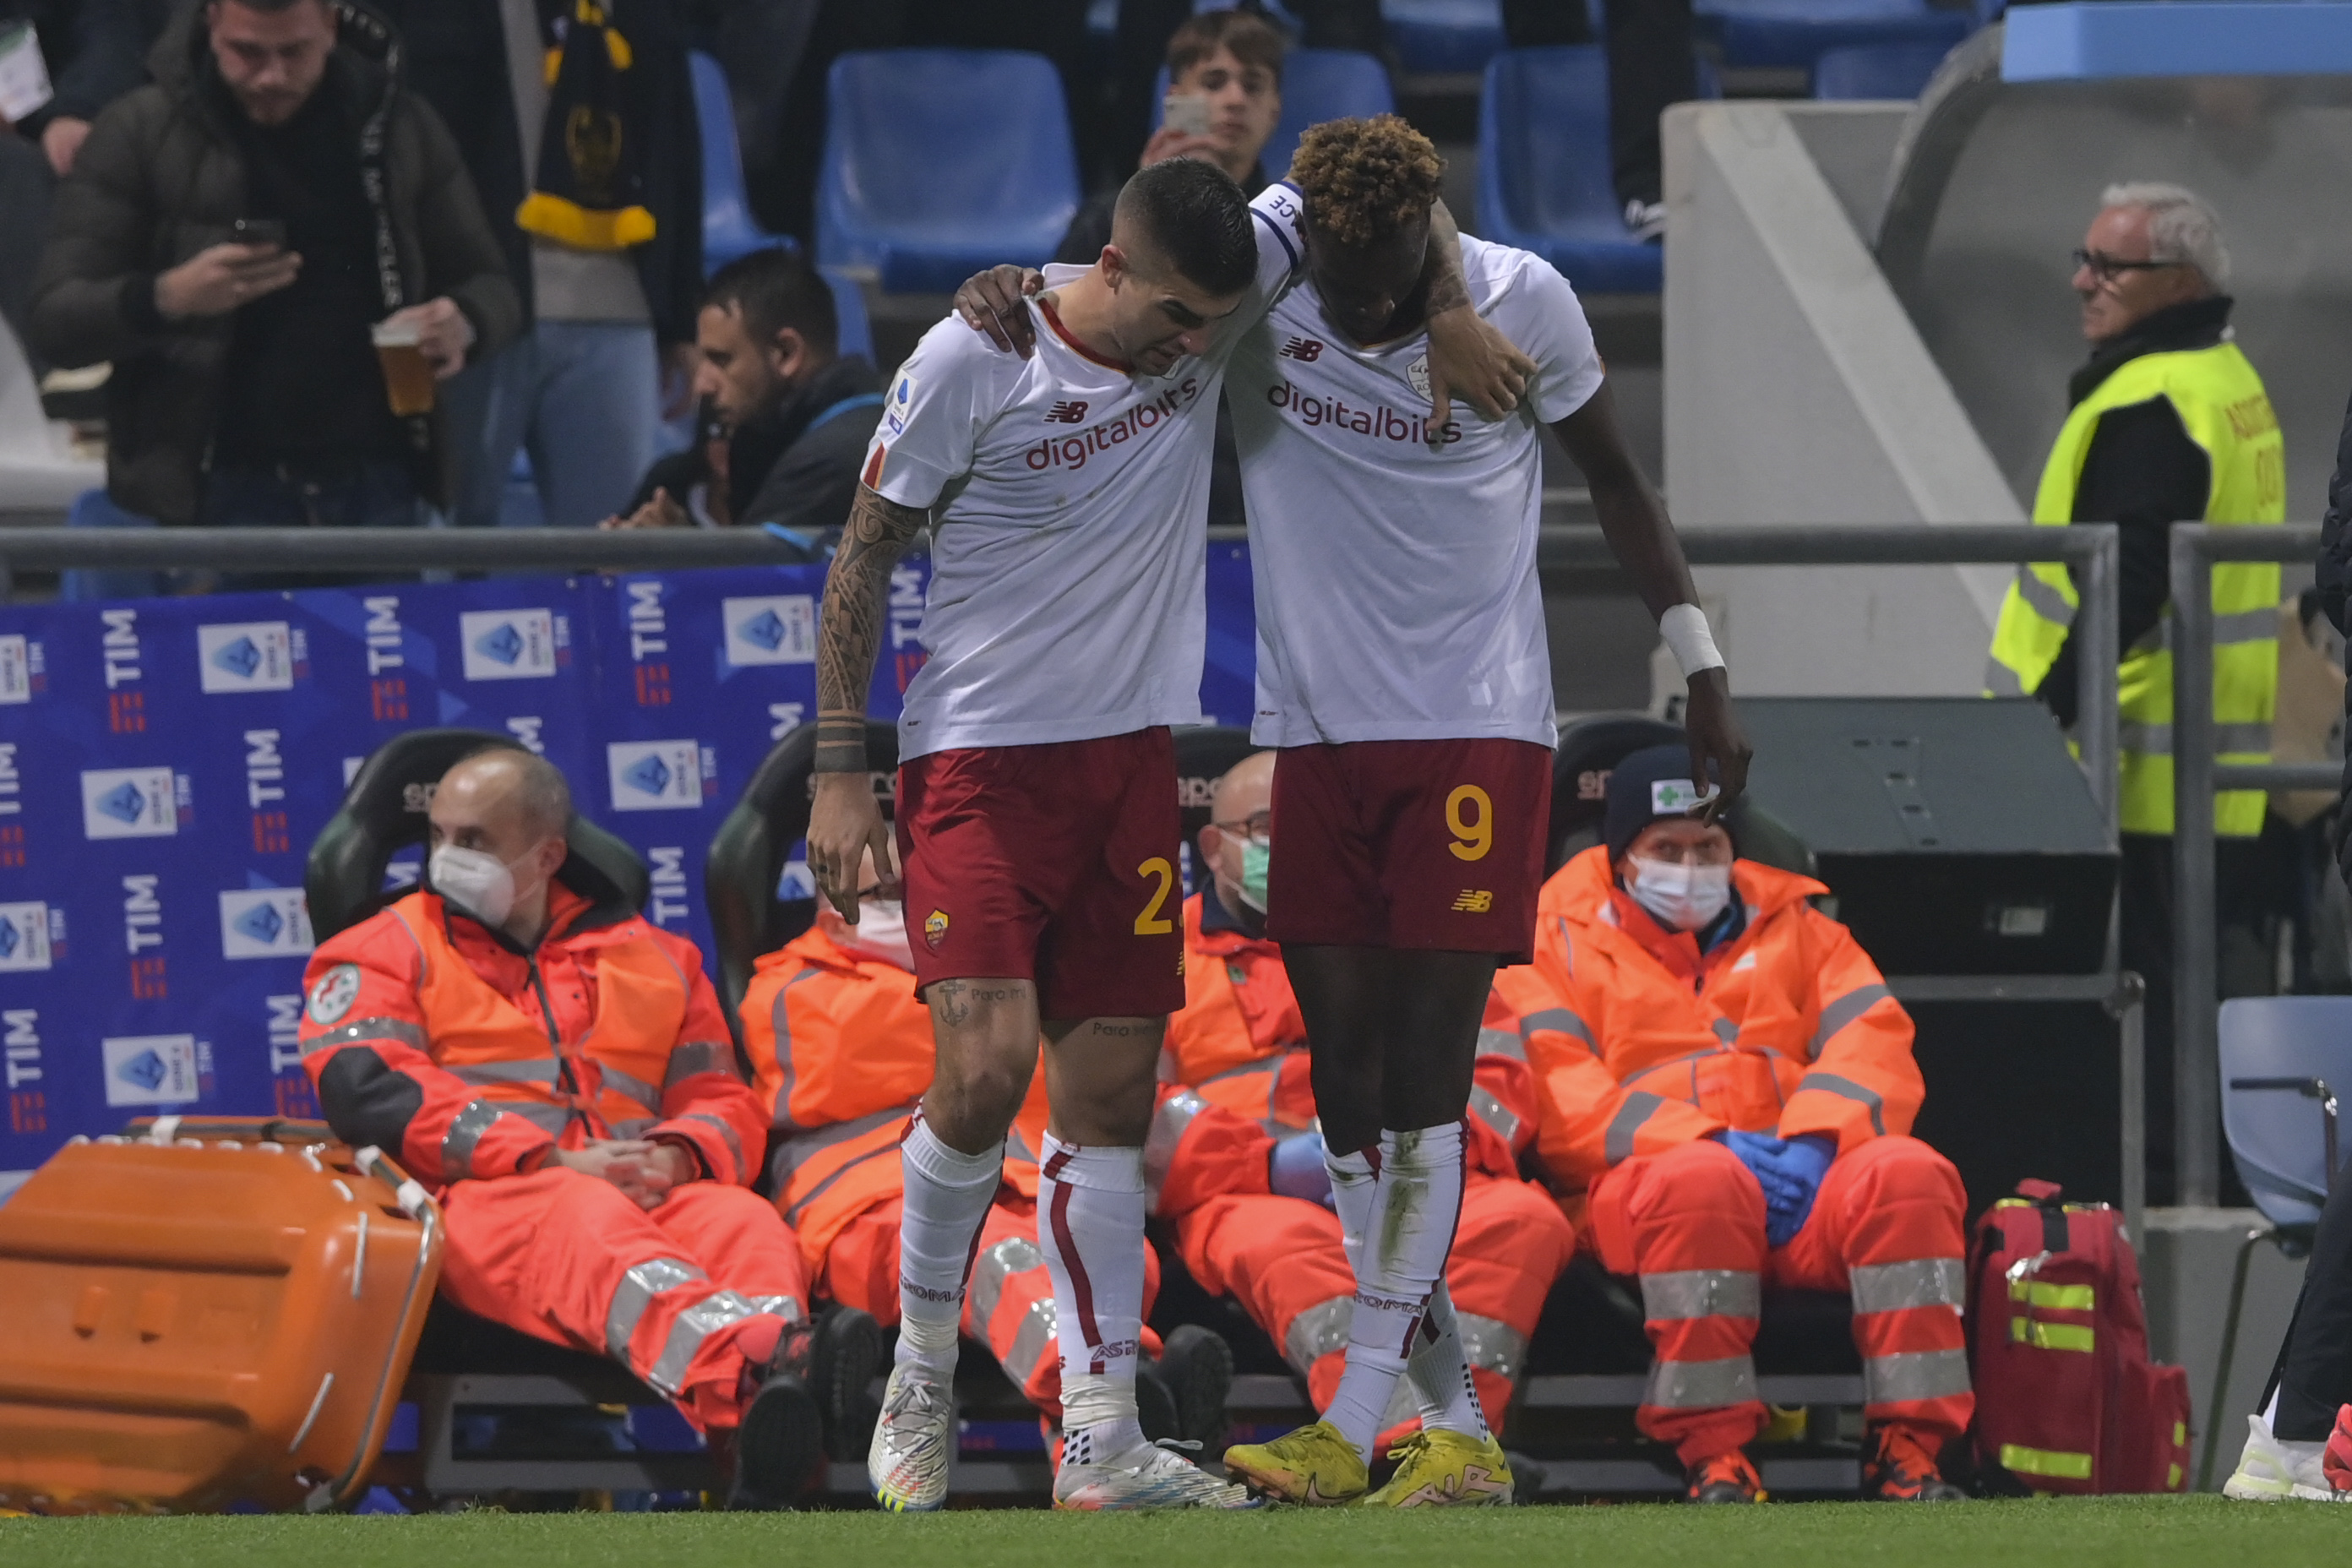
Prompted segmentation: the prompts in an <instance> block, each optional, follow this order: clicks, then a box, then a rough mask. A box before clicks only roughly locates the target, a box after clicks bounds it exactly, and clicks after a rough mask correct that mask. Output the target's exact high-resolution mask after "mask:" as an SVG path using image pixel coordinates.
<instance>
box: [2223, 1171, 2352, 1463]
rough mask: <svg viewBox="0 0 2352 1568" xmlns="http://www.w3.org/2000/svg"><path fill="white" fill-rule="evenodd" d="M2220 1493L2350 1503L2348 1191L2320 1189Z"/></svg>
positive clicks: (2351, 1229)
mask: <svg viewBox="0 0 2352 1568" xmlns="http://www.w3.org/2000/svg"><path fill="white" fill-rule="evenodd" d="M2246 1428H2247V1430H2246V1446H2245V1448H2244V1450H2243V1451H2242V1453H2241V1454H2240V1456H2239V1458H2238V1468H2237V1469H2236V1471H2235V1472H2234V1473H2233V1474H2231V1477H2230V1479H2228V1480H2227V1481H2226V1482H2224V1483H2223V1484H2222V1487H2221V1493H2222V1495H2223V1496H2225V1497H2232V1498H2236V1499H2237V1500H2239V1501H2241V1502H2284V1501H2288V1500H2296V1501H2302V1502H2346V1501H2352V1182H2344V1183H2342V1184H2340V1185H2337V1186H2334V1187H2332V1188H2330V1189H2329V1192H2328V1194H2327V1205H2326V1207H2325V1208H2323V1209H2322V1210H2320V1214H2319V1228H2318V1231H2317V1232H2316V1234H2315V1235H2314V1236H2313V1237H2312V1243H2311V1261H2310V1262H2309V1263H2307V1264H2305V1266H2304V1275H2303V1293H2302V1295H2301V1296H2300V1297H2299V1298H2297V1300H2296V1301H2295V1304H2294V1318H2293V1319H2292V1320H2290V1321H2289V1322H2288V1324H2287V1331H2286V1340H2285V1342H2284V1343H2283V1344H2281V1345H2280V1346H2279V1353H2278V1363H2277V1365H2276V1366H2275V1367H2273V1369H2272V1372H2271V1382H2270V1386H2269V1387H2268V1388H2267V1389H2265V1390H2264V1391H2263V1408H2262V1410H2261V1412H2260V1413H2259V1414H2257V1415H2250V1416H2248V1417H2247V1418H2246Z"/></svg>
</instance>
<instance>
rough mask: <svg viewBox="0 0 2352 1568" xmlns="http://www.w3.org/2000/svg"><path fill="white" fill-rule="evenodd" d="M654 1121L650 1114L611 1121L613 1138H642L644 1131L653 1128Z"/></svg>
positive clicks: (646, 1131)
mask: <svg viewBox="0 0 2352 1568" xmlns="http://www.w3.org/2000/svg"><path fill="white" fill-rule="evenodd" d="M654 1122H655V1119H654V1118H653V1117H650V1116H628V1117H624V1118H622V1119H621V1120H620V1121H615V1122H614V1123H613V1136H614V1137H615V1138H642V1137H644V1136H645V1135H646V1133H648V1132H650V1131H653V1130H654Z"/></svg>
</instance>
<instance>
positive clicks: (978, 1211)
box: [898, 1114, 1004, 1373]
mask: <svg viewBox="0 0 2352 1568" xmlns="http://www.w3.org/2000/svg"><path fill="white" fill-rule="evenodd" d="M898 1162H899V1164H900V1166H901V1168H902V1169H903V1171H904V1179H905V1184H906V1199H905V1202H904V1203H903V1205H901V1207H900V1210H899V1215H898V1320H899V1321H898V1362H899V1363H907V1362H910V1361H920V1362H922V1363H925V1364H927V1365H929V1366H930V1367H932V1368H933V1369H934V1370H936V1371H940V1372H943V1373H951V1372H953V1371H954V1369H955V1363H956V1340H957V1335H958V1333H959V1332H960V1328H959V1325H960V1324H961V1322H962V1321H963V1286H964V1276H965V1275H967V1274H968V1273H970V1272H971V1253H972V1246H973V1244H974V1243H975V1242H977V1241H978V1240H979V1239H980V1227H981V1225H982V1222H983V1221H985V1220H986V1219H987V1218H988V1207H989V1205H991V1204H992V1203H994V1202H995V1201H996V1184H997V1182H998V1180H999V1179H1000V1178H1001V1177H1002V1176H1003V1173H1004V1146H1003V1144H1002V1143H1000V1144H998V1145H997V1146H996V1147H995V1148H993V1149H991V1150H989V1151H988V1152H985V1153H982V1154H967V1153H964V1152H962V1151H961V1150H958V1149H950V1148H949V1147H948V1146H947V1144H945V1143H943V1142H940V1136H939V1134H938V1133H936V1132H933V1131H931V1130H930V1127H929V1124H927V1123H926V1122H925V1121H923V1119H922V1117H921V1115H920V1114H918V1115H917V1116H916V1118H915V1124H914V1126H913V1127H912V1128H910V1129H909V1130H908V1133H907V1137H906V1140H905V1141H904V1142H901V1143H900V1144H899V1145H898Z"/></svg>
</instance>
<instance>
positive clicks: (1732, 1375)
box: [1642, 1355, 1756, 1410]
mask: <svg viewBox="0 0 2352 1568" xmlns="http://www.w3.org/2000/svg"><path fill="white" fill-rule="evenodd" d="M1755 1397H1756V1363H1755V1361H1754V1360H1753V1359H1752V1358H1750V1357H1748V1356H1744V1355H1735V1356H1726V1357H1725V1358H1724V1359H1723V1360H1721V1361H1662V1362H1660V1363H1657V1364H1656V1365H1655V1366H1653V1367H1652V1368H1651V1369H1650V1387H1649V1391H1648V1392H1647V1393H1646V1394H1643V1396H1642V1403H1643V1404H1644V1405H1652V1406H1654V1407H1655V1408H1657V1409H1661V1410H1714V1409H1717V1408H1719V1407H1721V1406H1723V1405H1744V1404H1746V1403H1747V1402H1748V1401H1749V1400H1751V1399H1753V1398H1755Z"/></svg>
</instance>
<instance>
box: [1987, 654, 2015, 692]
mask: <svg viewBox="0 0 2352 1568" xmlns="http://www.w3.org/2000/svg"><path fill="white" fill-rule="evenodd" d="M1984 686H1985V689H1986V690H1987V691H1990V693H1992V694H1993V695H1994V696H1995V697H2022V696H2024V695H2025V681H2024V679H2022V678H2021V677H2020V676H2019V675H2018V673H2017V671H2015V670H2013V669H2011V668H2009V666H2007V665H2005V664H2003V663H2001V662H2000V660H1999V659H1997V658H1989V659H1987V660H1985V672H1984Z"/></svg>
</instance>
